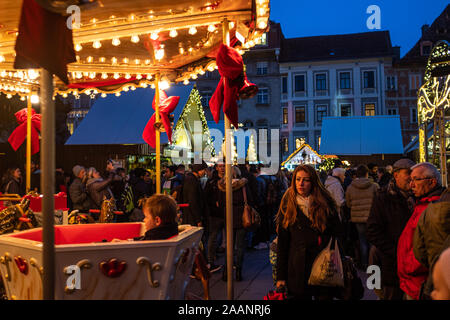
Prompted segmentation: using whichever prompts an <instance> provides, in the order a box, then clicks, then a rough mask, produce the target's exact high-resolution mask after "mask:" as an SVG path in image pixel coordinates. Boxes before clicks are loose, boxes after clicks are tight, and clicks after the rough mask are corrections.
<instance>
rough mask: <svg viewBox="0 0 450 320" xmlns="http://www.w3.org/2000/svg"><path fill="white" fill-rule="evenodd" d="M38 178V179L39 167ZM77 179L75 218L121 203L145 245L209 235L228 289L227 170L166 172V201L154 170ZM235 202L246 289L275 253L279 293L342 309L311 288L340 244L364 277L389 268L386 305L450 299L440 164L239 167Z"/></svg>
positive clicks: (71, 184)
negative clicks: (261, 262) (257, 254)
mask: <svg viewBox="0 0 450 320" xmlns="http://www.w3.org/2000/svg"><path fill="white" fill-rule="evenodd" d="M32 171H33V174H32V176H34V177H38V175H39V169H38V166H37V165H36V164H34V166H33V170H32ZM72 173H73V176H72V177H71V178H70V181H69V177H68V175H67V174H64V172H63V171H62V169H58V176H59V178H57V182H56V184H57V187H58V188H59V189H57V190H60V191H65V192H67V193H68V194H69V197H68V200H69V207H70V209H71V210H72V209H73V210H79V211H80V212H89V210H90V209H100V208H101V205H102V201H103V200H105V199H114V200H115V205H116V209H117V210H119V211H122V212H123V214H122V215H117V216H116V220H115V221H116V222H127V221H144V222H145V224H146V230H147V231H148V232H149V234H147V233H146V236H145V237H144V238H143V239H150V238H152V239H155V237H159V238H162V239H164V238H167V237H169V236H172V235H174V234H176V232H175V229H174V225H176V224H181V223H182V224H190V225H193V226H199V227H204V228H205V232H204V235H203V238H202V244H203V253H204V256H205V258H206V260H207V263H208V267H209V270H210V271H211V272H216V271H219V270H220V269H222V279H223V280H224V281H226V280H227V271H226V268H225V266H221V265H220V264H218V263H217V261H218V256H219V255H220V253H223V252H224V251H225V244H226V241H225V231H226V230H225V229H226V223H225V221H226V219H225V216H226V187H225V164H224V163H217V164H215V165H214V166H210V167H208V166H207V165H206V164H205V163H204V162H203V163H201V164H193V165H190V166H189V167H185V166H184V165H178V166H175V165H167V166H163V169H162V172H161V174H162V183H161V186H162V188H161V189H162V193H163V196H162V198H161V197H160V196H158V197H156V196H153V197H151V196H152V195H154V193H155V185H154V181H153V180H152V178H151V174H150V172H149V171H148V170H146V169H144V168H136V169H134V170H131V171H130V172H127V171H126V169H124V168H116V167H114V165H113V161H111V160H108V161H107V164H106V168H105V171H104V172H103V173H100V172H99V171H98V170H97V169H96V168H93V167H90V168H85V167H83V166H81V165H76V166H74V167H73V169H72ZM21 181H22V176H21V170H20V168H17V167H14V168H10V169H9V170H8V171H7V174H6V175H5V176H4V179H3V180H2V184H1V191H2V192H3V193H18V194H21V195H23V189H22V183H21ZM232 192H233V195H232V199H233V207H232V212H233V237H234V239H233V243H234V245H235V248H234V252H235V259H234V267H235V268H236V271H235V275H234V276H235V280H236V281H242V279H243V268H244V265H245V263H244V262H245V255H246V252H247V251H248V250H258V249H267V248H269V246H271V248H275V249H274V250H276V259H275V260H274V261H275V262H274V278H275V284H276V287H277V288H278V289H280V290H281V289H286V290H287V293H288V294H289V296H291V297H293V298H295V299H312V298H313V297H314V299H318V300H329V299H333V298H334V297H335V296H336V295H335V288H331V287H330V288H328V287H323V286H314V285H309V284H308V279H309V275H310V273H311V270H312V267H313V264H314V261H315V259H316V257H317V256H318V254H319V253H320V252H321V251H322V250H323V249H324V248H325V247H326V245H327V244H328V243H329V241H330V239H336V240H338V243H339V250H340V251H341V256H349V257H352V258H353V259H354V261H355V262H356V266H357V267H358V268H359V269H360V270H361V271H363V272H365V271H366V270H367V267H368V266H370V265H377V266H379V267H380V270H381V287H382V288H381V290H377V291H376V293H377V295H378V297H379V298H380V299H382V300H401V299H406V300H419V299H432V298H433V299H445V298H446V299H450V283H449V277H450V276H449V270H450V265H449V260H450V259H449V256H450V253H449V250H450V249H449V248H450V240H449V239H450V237H449V235H450V191H449V190H447V189H446V188H444V187H443V186H442V181H441V175H440V173H439V171H438V170H437V168H436V167H435V166H434V165H432V164H430V163H419V164H416V163H414V162H413V161H411V160H409V159H401V160H398V161H396V162H395V163H394V164H393V165H392V166H386V167H383V168H379V167H378V166H377V165H375V164H369V165H367V166H366V165H359V166H356V167H351V168H344V167H343V165H342V163H341V162H339V161H337V162H336V163H335V168H333V169H332V170H330V171H329V172H328V173H327V172H325V173H324V172H318V171H316V170H315V169H314V168H313V167H312V166H309V165H300V166H297V167H296V169H295V170H294V172H293V173H292V172H288V171H287V170H284V169H283V170H281V169H280V170H279V171H278V173H277V174H276V175H268V174H266V173H265V172H264V167H262V166H258V165H248V164H246V165H238V166H233V167H232ZM142 200H143V201H142ZM173 200H175V202H174V201H173ZM174 203H176V204H177V205H178V207H177V214H175V209H174ZM181 204H183V205H181ZM246 205H250V206H251V207H253V208H254V209H255V210H256V211H257V212H258V213H259V216H260V223H259V225H258V228H256V229H255V228H252V229H247V228H244V226H243V220H242V215H243V212H244V207H245V206H246ZM166 211H167V212H166ZM169 211H170V212H169ZM150 230H152V231H150ZM247 263H251V262H250V261H249V262H247Z"/></svg>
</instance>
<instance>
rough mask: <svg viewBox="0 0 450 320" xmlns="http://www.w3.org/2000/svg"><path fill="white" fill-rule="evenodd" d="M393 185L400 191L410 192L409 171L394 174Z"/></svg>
mask: <svg viewBox="0 0 450 320" xmlns="http://www.w3.org/2000/svg"><path fill="white" fill-rule="evenodd" d="M394 179H395V184H396V185H397V187H398V188H399V189H400V190H403V191H410V190H411V171H410V170H409V169H400V170H397V171H395V172H394Z"/></svg>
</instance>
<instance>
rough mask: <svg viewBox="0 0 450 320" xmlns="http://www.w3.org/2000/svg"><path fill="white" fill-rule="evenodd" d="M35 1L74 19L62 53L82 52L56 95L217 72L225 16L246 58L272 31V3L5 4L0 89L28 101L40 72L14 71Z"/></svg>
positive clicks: (0, 7)
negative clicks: (22, 30)
mask: <svg viewBox="0 0 450 320" xmlns="http://www.w3.org/2000/svg"><path fill="white" fill-rule="evenodd" d="M34 1H35V2H37V3H38V4H39V5H40V6H41V7H44V8H46V9H49V10H51V11H52V12H53V13H59V14H63V15H65V17H64V19H65V20H64V23H65V22H66V20H67V21H69V20H71V17H70V16H69V14H72V18H73V19H72V20H71V22H72V26H73V30H72V32H71V36H73V43H72V42H69V44H68V46H67V47H66V48H63V49H64V50H72V51H73V49H74V50H75V55H76V57H75V58H76V61H73V62H72V63H69V64H68V65H67V68H68V70H67V71H68V74H67V76H68V80H69V82H70V85H66V84H65V83H64V82H63V81H61V79H56V78H55V91H56V92H59V93H61V94H63V95H65V94H67V93H74V94H75V95H77V94H80V93H82V92H86V91H87V93H88V94H92V93H102V92H103V93H109V92H117V91H120V90H121V89H122V88H123V87H124V86H134V87H139V86H141V85H150V84H151V83H152V81H154V79H155V74H156V73H159V74H160V75H161V79H162V80H163V81H164V80H166V81H168V82H184V83H185V84H186V83H188V81H189V80H190V79H194V80H195V79H196V78H197V75H198V74H200V75H201V74H204V73H205V72H206V71H208V70H209V71H212V70H214V68H216V64H215V52H216V51H217V49H218V46H219V45H220V44H221V43H223V38H222V37H223V36H222V27H221V26H222V22H223V21H224V19H225V18H227V19H228V21H229V23H230V25H229V26H230V37H231V45H232V46H234V47H235V48H237V49H238V50H240V52H241V54H242V53H243V52H244V51H243V50H246V49H249V48H250V47H252V46H254V45H255V44H257V42H258V41H259V39H260V37H261V36H262V34H263V33H264V32H266V30H267V26H268V19H269V12H270V8H269V0H256V1H252V0H215V1H214V0H203V1H194V0H178V1H172V0H170V1H169V0H154V1H148V0H133V1H123V0H102V1H97V0H66V1H56V0H24V7H23V8H22V2H21V1H10V0H0V84H1V86H0V92H3V93H5V94H9V95H13V94H19V95H22V96H27V95H29V94H30V92H36V91H37V90H38V88H39V71H38V70H18V69H15V68H14V63H15V60H16V56H17V55H18V54H20V53H19V52H16V40H17V38H18V37H20V35H19V21H20V22H21V23H22V22H23V21H22V20H21V14H22V15H23V16H24V17H25V18H26V15H24V13H23V12H22V13H21V11H22V10H25V9H26V8H27V6H28V4H29V3H30V2H34ZM68 5H75V7H73V6H72V7H69V9H70V8H72V9H71V10H69V9H67V6H68ZM77 8H79V9H77ZM77 10H79V11H78V12H77ZM77 13H79V15H77ZM77 17H79V20H77ZM29 20H31V19H29ZM25 21H26V19H25ZM77 22H79V25H77ZM30 23H31V22H30ZM77 27H78V28H77ZM70 40H71V39H70ZM55 42H57V41H56V40H55ZM38 67H39V66H36V67H35V68H38ZM60 78H61V77H60ZM93 88H95V89H96V90H95V91H94V90H93Z"/></svg>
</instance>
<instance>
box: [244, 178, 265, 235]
mask: <svg viewBox="0 0 450 320" xmlns="http://www.w3.org/2000/svg"><path fill="white" fill-rule="evenodd" d="M242 192H243V193H244V212H243V213H242V226H243V227H244V228H245V229H256V228H258V227H259V225H260V224H261V217H260V216H259V213H258V211H256V210H255V209H254V208H253V207H251V206H250V205H249V204H248V202H247V192H246V191H245V187H243V188H242Z"/></svg>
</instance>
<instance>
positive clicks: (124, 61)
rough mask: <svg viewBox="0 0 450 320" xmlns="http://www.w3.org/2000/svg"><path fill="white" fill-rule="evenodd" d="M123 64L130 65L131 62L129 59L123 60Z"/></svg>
mask: <svg viewBox="0 0 450 320" xmlns="http://www.w3.org/2000/svg"><path fill="white" fill-rule="evenodd" d="M122 61H123V63H125V64H128V62H129V61H130V60H128V58H123V60H122Z"/></svg>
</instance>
